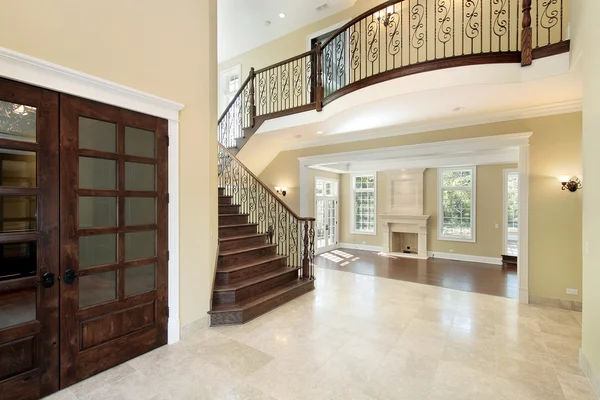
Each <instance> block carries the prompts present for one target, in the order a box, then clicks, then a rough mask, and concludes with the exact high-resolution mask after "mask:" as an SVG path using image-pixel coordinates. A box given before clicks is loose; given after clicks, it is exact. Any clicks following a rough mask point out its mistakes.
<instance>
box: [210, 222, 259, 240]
mask: <svg viewBox="0 0 600 400" xmlns="http://www.w3.org/2000/svg"><path fill="white" fill-rule="evenodd" d="M257 230H258V226H257V225H249V226H236V227H235V228H225V227H219V237H220V238H227V237H232V236H242V235H251V234H253V233H257Z"/></svg>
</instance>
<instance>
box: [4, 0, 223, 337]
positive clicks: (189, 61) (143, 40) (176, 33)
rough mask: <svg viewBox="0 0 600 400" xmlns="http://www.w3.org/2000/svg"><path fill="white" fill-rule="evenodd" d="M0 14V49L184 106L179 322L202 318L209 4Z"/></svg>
mask: <svg viewBox="0 0 600 400" xmlns="http://www.w3.org/2000/svg"><path fill="white" fill-rule="evenodd" d="M2 14H3V15H10V18H4V19H3V21H2V24H0V37H1V38H2V41H1V43H0V45H1V46H3V47H7V48H9V49H12V50H15V51H18V52H21V53H25V54H28V55H30V56H33V57H38V58H41V59H43V60H47V61H50V62H53V63H56V64H60V65H63V66H65V67H69V68H73V69H75V70H78V71H82V72H85V73H88V74H91V75H94V76H97V77H100V78H103V79H107V80H109V81H112V82H116V83H119V84H122V85H126V86H129V87H133V88H135V89H139V90H142V91H144V92H148V93H151V94H154V95H157V96H161V97H164V98H167V99H170V100H174V101H177V102H180V103H183V104H185V109H184V110H183V111H182V112H181V116H180V117H181V125H180V129H181V130H180V160H179V165H180V184H181V188H180V193H179V195H180V204H179V205H180V211H181V218H180V232H179V233H180V252H181V253H180V257H181V260H180V271H181V277H180V278H181V281H180V285H181V292H180V300H181V310H180V320H181V324H182V325H185V324H187V323H190V322H192V321H195V320H197V319H199V318H202V317H205V316H206V312H207V311H208V309H209V300H210V289H211V286H212V279H213V277H212V276H213V268H214V260H215V248H216V244H215V243H216V239H215V238H211V237H210V233H211V230H214V232H216V226H217V221H216V219H217V217H216V198H217V193H216V187H217V183H216V166H217V161H216V151H215V150H216V146H215V138H216V126H217V125H216V118H215V116H216V114H217V110H216V85H215V82H216V79H215V78H216V76H217V63H216V0H208V1H196V0H178V1H176V2H168V1H163V0H130V1H118V0H106V1H100V2H98V1H78V0H55V1H51V2H49V1H45V0H32V1H25V2H23V1H10V2H3V4H2ZM0 73H1V72H0Z"/></svg>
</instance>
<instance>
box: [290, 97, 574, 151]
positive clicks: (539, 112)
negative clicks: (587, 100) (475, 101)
mask: <svg viewBox="0 0 600 400" xmlns="http://www.w3.org/2000/svg"><path fill="white" fill-rule="evenodd" d="M582 108H583V106H582V100H581V99H577V100H569V101H564V102H559V103H553V104H545V105H540V106H533V107H528V108H521V109H514V110H507V111H499V112H495V113H488V115H486V116H483V117H482V116H479V115H472V116H465V117H463V118H452V119H444V120H437V121H434V122H420V123H416V124H409V125H405V126H396V127H391V128H388V129H383V130H382V129H378V130H373V131H361V132H354V133H349V134H338V135H331V136H329V137H328V136H323V137H322V138H320V140H313V141H310V142H305V143H298V144H292V145H290V146H286V147H284V148H283V149H282V151H287V150H298V149H305V148H309V147H320V146H328V145H334V144H341V143H351V142H360V141H363V140H373V139H381V138H386V137H391V136H400V135H410V134H415V133H422V132H430V131H436V130H444V129H452V128H462V127H465V126H474V125H484V124H491V123H496V122H505V121H513V120H521V119H528V118H536V117H547V116H550V115H559V114H568V113H572V112H578V111H581V110H582Z"/></svg>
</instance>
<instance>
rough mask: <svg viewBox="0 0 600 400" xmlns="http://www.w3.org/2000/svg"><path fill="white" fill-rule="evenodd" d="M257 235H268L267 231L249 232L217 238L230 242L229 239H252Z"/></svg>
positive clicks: (220, 240)
mask: <svg viewBox="0 0 600 400" xmlns="http://www.w3.org/2000/svg"><path fill="white" fill-rule="evenodd" d="M234 215H235V214H234ZM259 236H265V237H266V236H268V233H249V234H247V235H239V236H230V237H224V238H219V242H230V241H234V240H241V239H253V238H256V237H259Z"/></svg>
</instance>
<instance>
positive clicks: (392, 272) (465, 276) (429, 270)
mask: <svg viewBox="0 0 600 400" xmlns="http://www.w3.org/2000/svg"><path fill="white" fill-rule="evenodd" d="M315 263H316V266H317V267H322V268H329V269H335V270H339V271H347V272H354V273H355V274H361V275H371V276H378V277H382V278H389V279H396V280H401V281H408V282H415V283H422V284H426V285H432V286H439V287H444V288H448V289H456V290H462V291H467V292H474V293H481V294H489V295H493V296H502V297H507V298H511V299H516V298H517V296H518V293H519V283H518V279H517V271H516V270H507V269H502V267H501V266H499V265H492V264H481V263H473V262H465V261H453V260H443V259H439V258H438V259H433V258H430V259H428V260H416V259H410V258H402V257H386V256H380V255H378V254H377V253H374V252H371V251H363V250H350V249H339V250H332V251H329V252H326V253H323V254H320V255H318V256H317V257H316V259H315Z"/></svg>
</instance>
